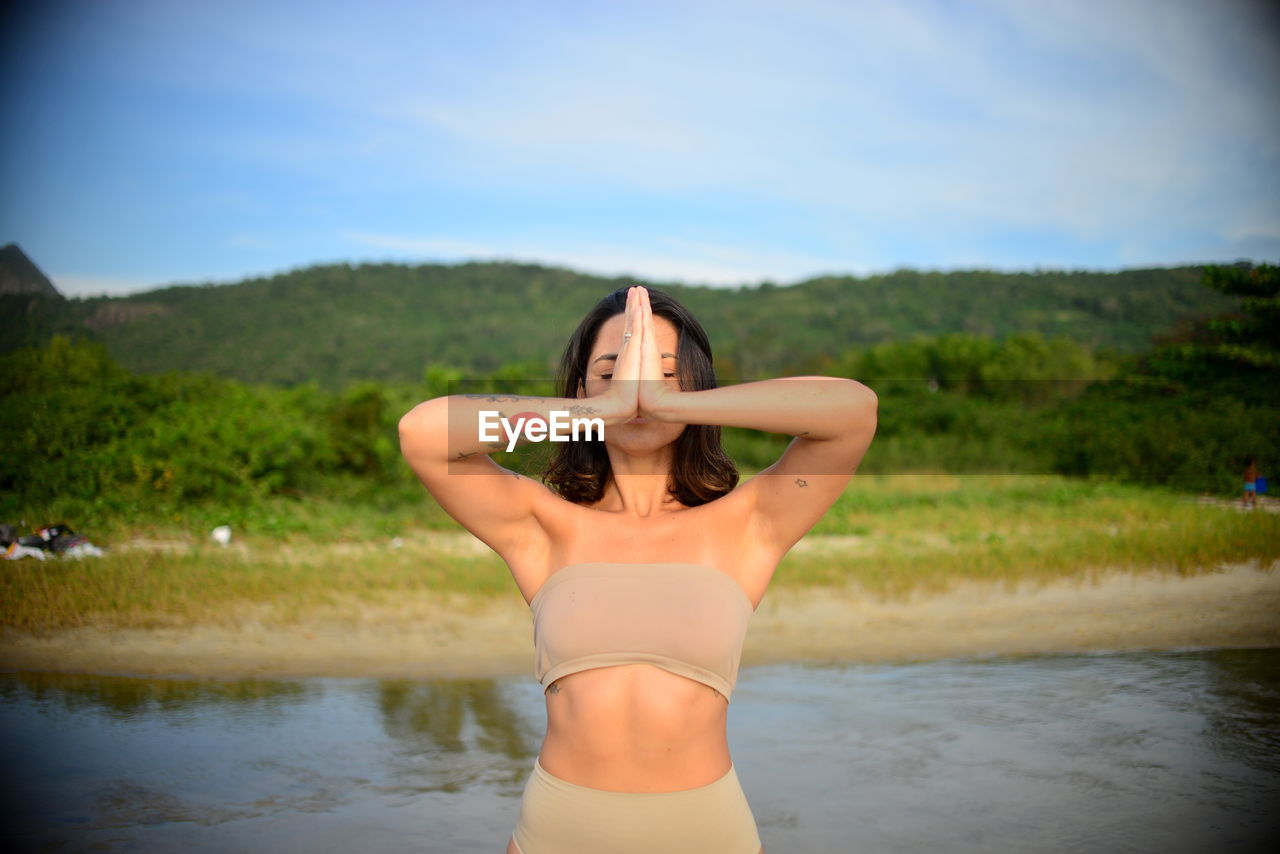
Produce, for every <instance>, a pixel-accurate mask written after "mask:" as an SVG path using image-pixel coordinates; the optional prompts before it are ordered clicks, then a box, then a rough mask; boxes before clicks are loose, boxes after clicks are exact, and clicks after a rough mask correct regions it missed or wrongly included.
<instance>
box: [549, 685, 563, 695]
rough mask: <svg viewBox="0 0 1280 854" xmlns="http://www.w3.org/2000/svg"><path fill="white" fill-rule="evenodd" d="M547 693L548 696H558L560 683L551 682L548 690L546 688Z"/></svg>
mask: <svg viewBox="0 0 1280 854" xmlns="http://www.w3.org/2000/svg"><path fill="white" fill-rule="evenodd" d="M547 693H548V694H559V693H560V683H559V682H552V683H551V685H550V687H548V688H547Z"/></svg>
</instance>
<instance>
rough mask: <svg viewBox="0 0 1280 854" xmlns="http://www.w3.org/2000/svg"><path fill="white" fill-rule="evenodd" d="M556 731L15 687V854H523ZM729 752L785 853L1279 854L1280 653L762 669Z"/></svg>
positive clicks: (225, 685)
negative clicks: (528, 789)
mask: <svg viewBox="0 0 1280 854" xmlns="http://www.w3.org/2000/svg"><path fill="white" fill-rule="evenodd" d="M545 724H546V719H545V711H544V706H543V701H542V693H541V689H540V687H539V686H538V685H537V683H536V682H534V681H533V678H532V676H531V675H530V676H525V677H515V678H509V679H497V680H493V679H478V680H457V679H442V680H431V681H374V680H305V681H243V682H227V681H186V680H154V679H125V678H113V677H95V676H68V675H59V674H32V673H4V674H0V749H2V750H3V756H4V757H5V761H6V774H5V781H4V801H5V813H6V817H7V819H8V820H7V822H6V825H7V827H8V831H7V833H6V836H7V837H8V838H9V839H10V840H13V841H17V842H18V843H19V844H20V847H21V848H22V849H23V850H46V851H79V850H91V849H92V850H116V851H138V852H143V851H157V852H159V851H178V850H181V851H191V852H226V851H271V852H291V851H299V852H302V851H306V852H330V851H331V852H352V851H359V852H368V854H377V853H378V852H404V851H441V852H498V854H501V852H503V851H504V850H505V844H506V840H507V837H508V836H509V835H510V833H511V830H512V828H513V826H514V823H515V816H516V812H517V810H518V807H519V798H520V794H521V791H522V790H523V788H524V784H525V781H526V780H527V778H528V775H529V772H530V770H531V768H532V767H533V759H534V757H535V756H536V754H537V751H538V747H539V745H540V744H541V740H542V734H543V731H544V729H545ZM729 743H730V748H731V751H732V754H733V759H734V764H735V766H736V768H737V771H738V776H739V778H740V779H741V781H742V785H743V788H744V789H745V790H746V793H747V798H748V800H749V801H750V803H751V805H752V809H753V811H754V812H755V815H756V819H757V822H758V823H759V826H760V835H761V838H762V839H763V841H764V844H765V848H766V850H767V851H768V852H769V854H803V853H804V852H832V851H841V852H863V851H865V852H932V851H937V850H945V851H947V852H974V854H978V852H982V854H990V852H1004V851H1009V852H1014V851H1016V852H1055V854H1060V853H1061V852H1074V851H1080V852H1086V851H1087V852H1097V851H1106V852H1162V854H1164V852H1203V851H1254V850H1268V849H1269V847H1270V846H1267V845H1266V842H1267V841H1268V839H1274V838H1278V837H1277V836H1276V831H1277V827H1280V818H1278V815H1277V811H1276V808H1275V804H1277V803H1280V797H1278V796H1280V650H1219V651H1199V652H1179V653H1137V654H1102V655H1070V656H1039V657H1027V658H1001V659H986V660H977V661H974V660H969V661H942V662H932V663H926V664H906V665H774V666H769V667H756V668H744V669H743V670H742V672H741V674H740V676H739V681H738V685H737V689H736V691H735V693H734V701H733V706H732V707H731V708H730V712H729Z"/></svg>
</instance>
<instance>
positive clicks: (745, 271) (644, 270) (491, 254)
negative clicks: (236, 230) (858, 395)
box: [343, 231, 866, 285]
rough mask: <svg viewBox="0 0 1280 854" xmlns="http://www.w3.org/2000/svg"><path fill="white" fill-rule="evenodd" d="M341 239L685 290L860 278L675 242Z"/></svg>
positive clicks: (830, 265)
mask: <svg viewBox="0 0 1280 854" xmlns="http://www.w3.org/2000/svg"><path fill="white" fill-rule="evenodd" d="M343 237H345V238H346V239H348V240H350V241H352V242H353V243H356V244H359V245H364V246H374V247H377V248H379V249H388V250H392V251H393V252H396V253H398V254H399V256H400V257H402V258H404V259H406V260H423V259H430V260H435V261H461V260H502V261H523V262H529V263H539V264H546V265H550V266H563V267H567V268H569V269H573V270H578V271H581V272H587V273H595V274H598V275H604V276H636V277H639V278H643V279H647V280H650V281H658V280H663V281H679V282H683V283H686V284H709V285H741V284H752V283H758V282H760V281H763V280H765V279H772V280H775V281H794V280H798V279H803V278H807V277H810V276H813V275H817V274H820V273H823V272H831V271H836V270H838V271H841V272H852V271H854V270H853V268H851V267H850V265H849V264H847V263H842V262H839V261H835V260H832V259H828V258H822V257H818V256H813V255H806V254H803V253H793V252H786V251H778V250H771V249H768V248H764V249H759V248H744V247H741V246H731V245H722V244H715V243H708V242H699V241H691V240H688V239H685V238H677V237H659V238H656V239H651V240H645V241H639V243H638V245H626V246H623V245H617V244H611V243H608V242H585V241H577V240H573V239H566V238H556V237H545V236H544V237H540V238H538V239H537V240H534V241H528V240H524V241H511V240H501V241H497V242H499V243H500V244H501V245H500V246H491V245H485V244H480V243H476V242H473V241H469V240H459V239H456V238H452V237H446V236H439V235H433V236H411V235H393V234H372V233H367V232H359V231H348V232H345V233H344V234H343ZM859 272H866V271H859Z"/></svg>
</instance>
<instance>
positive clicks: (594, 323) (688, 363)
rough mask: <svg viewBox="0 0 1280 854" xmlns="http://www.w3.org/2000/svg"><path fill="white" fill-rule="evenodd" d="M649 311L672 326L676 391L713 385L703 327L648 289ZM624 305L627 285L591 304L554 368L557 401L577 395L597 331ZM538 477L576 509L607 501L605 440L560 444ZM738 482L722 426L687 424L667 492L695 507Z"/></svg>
mask: <svg viewBox="0 0 1280 854" xmlns="http://www.w3.org/2000/svg"><path fill="white" fill-rule="evenodd" d="M647 290H648V291H649V303H650V305H651V306H652V309H653V313H654V315H655V316H658V317H665V318H666V319H667V320H669V321H671V323H672V324H674V325H675V328H676V331H677V333H678V335H679V345H678V348H677V351H676V364H677V367H676V376H677V377H678V378H679V381H680V389H681V391H703V390H705V389H712V388H716V387H717V384H716V373H715V369H714V368H713V366H712V357H711V342H710V341H709V340H708V339H707V333H706V332H705V331H704V330H703V328H702V324H700V323H698V321H697V320H695V319H694V317H693V315H692V314H690V313H689V310H688V309H686V308H685V307H684V306H683V305H681V304H680V303H679V302H678V301H677V300H676V299H675V298H674V297H672V296H671V295H670V294H667V293H664V292H663V291H660V290H658V289H657V288H647ZM626 307H627V287H621V288H618V289H617V290H616V291H614V292H613V293H611V294H609V295H608V296H606V297H604V298H603V299H601V300H600V301H599V302H598V303H596V304H595V307H594V308H592V309H591V311H589V312H587V316H586V317H584V318H583V319H582V322H581V323H579V324H578V328H577V329H576V330H575V331H574V333H573V335H572V337H570V339H569V343H568V344H567V345H566V346H565V349H564V355H562V356H561V358H560V365H559V367H558V368H557V370H556V378H555V383H556V389H557V393H558V394H559V395H560V396H561V397H577V396H578V384H579V383H585V382H586V376H587V360H588V359H590V358H591V348H592V347H593V346H594V345H595V342H596V337H597V335H598V334H599V332H600V327H601V326H602V325H603V324H604V322H605V321H606V320H608V319H609V318H611V317H613V316H614V315H618V314H622V313H623V312H624V311H625V310H626ZM555 444H556V446H557V448H556V451H555V452H554V454H553V456H552V458H551V461H550V463H548V465H547V469H546V472H545V474H544V476H543V480H544V481H546V482H548V483H550V484H551V485H552V487H553V488H554V489H555V490H556V492H558V493H559V494H560V496H561V497H562V498H565V499H567V500H569V501H572V502H573V503H575V504H595V503H596V502H598V501H599V500H600V499H601V498H603V497H604V489H605V486H606V485H608V483H609V478H610V477H612V475H613V467H612V466H611V465H610V463H609V455H608V453H607V452H606V451H605V446H604V441H603V440H601V439H591V440H588V441H578V442H557V443H555ZM737 483H738V467H737V466H736V465H735V464H734V462H733V460H732V459H730V458H729V455H728V454H726V453H725V452H724V449H723V448H722V447H721V446H720V426H719V425H713V424H689V425H686V426H685V428H684V431H683V432H682V433H681V434H680V436H679V437H678V438H677V439H676V447H675V459H674V462H673V464H672V468H671V476H670V478H669V480H668V484H667V491H668V492H669V493H670V494H671V495H673V496H675V498H676V500H677V501H679V502H680V503H681V504H683V505H685V506H686V507H696V506H698V505H700V504H706V503H707V502H709V501H714V500H715V499H717V498H720V497H721V496H723V495H726V494H727V493H729V492H730V491H732V490H733V488H734V487H735V486H736V485H737Z"/></svg>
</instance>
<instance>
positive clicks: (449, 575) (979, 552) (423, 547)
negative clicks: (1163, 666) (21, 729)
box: [0, 475, 1280, 631]
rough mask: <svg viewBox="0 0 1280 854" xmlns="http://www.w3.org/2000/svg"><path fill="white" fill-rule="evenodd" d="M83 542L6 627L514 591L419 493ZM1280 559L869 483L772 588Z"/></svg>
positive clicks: (1034, 500) (1080, 501) (1270, 547)
mask: <svg viewBox="0 0 1280 854" xmlns="http://www.w3.org/2000/svg"><path fill="white" fill-rule="evenodd" d="M224 523H225V524H231V525H232V527H233V531H234V532H235V534H234V539H233V542H232V544H231V546H229V547H226V548H223V547H221V546H218V545H217V544H215V543H212V542H211V541H210V540H209V538H208V531H209V530H210V529H211V528H212V527H213V526H215V525H218V524H224ZM85 533H88V534H90V535H91V536H92V538H93V539H94V541H95V542H97V543H98V544H100V545H102V546H104V547H106V548H107V549H108V554H107V556H105V557H103V558H97V559H85V560H79V561H77V560H58V561H54V560H50V561H43V562H40V561H33V560H22V561H12V562H6V563H5V564H3V566H0V573H2V577H3V593H4V595H3V598H2V605H0V624H2V625H3V626H5V627H6V628H10V629H19V630H25V631H42V630H50V629H58V628H68V627H75V626H87V625H95V626H128V627H149V626H172V625H186V624H193V623H226V622H235V621H238V620H241V619H243V618H244V615H245V614H246V613H249V612H254V611H261V610H263V608H265V609H266V610H267V611H268V612H269V613H270V615H271V616H270V619H272V620H276V621H291V620H299V619H304V618H305V617H306V615H307V614H308V613H309V612H312V611H314V610H316V609H320V608H332V607H334V606H335V605H339V604H340V603H343V602H350V601H352V599H355V600H361V601H368V602H371V603H378V602H384V603H385V602H394V601H395V600H397V599H400V598H404V597H408V596H424V595H425V596H433V595H441V596H443V595H446V594H460V599H461V600H462V601H464V602H465V601H466V600H475V601H480V600H484V599H487V598H491V597H495V596H518V595H519V594H518V592H517V591H516V587H515V584H514V581H513V580H512V579H511V576H510V573H509V571H508V570H507V568H506V566H505V564H504V563H503V562H502V561H501V560H500V559H499V558H498V557H497V556H496V555H494V554H492V553H490V552H487V550H485V549H484V548H483V546H482V545H479V544H478V543H477V542H476V541H475V540H474V538H471V537H470V535H468V534H466V532H465V531H463V530H462V529H461V528H460V527H459V526H458V525H457V524H456V523H455V522H454V521H453V520H452V519H450V518H449V517H448V516H447V515H446V514H445V513H444V512H443V511H442V510H441V509H440V508H439V507H438V506H437V505H435V503H434V502H433V501H432V500H431V498H430V496H429V495H428V494H427V493H426V492H425V491H424V490H422V489H421V488H420V487H417V488H415V489H414V490H411V491H400V492H394V493H388V494H384V495H378V496H374V497H371V496H369V495H367V494H366V495H363V496H340V497H338V498H333V499H328V500H290V499H273V500H270V501H263V502H259V503H256V504H254V505H253V506H251V507H243V508H190V509H189V510H187V511H184V512H183V513H182V514H177V515H175V516H174V517H173V518H160V519H150V520H149V521H147V522H146V523H145V524H138V523H137V522H133V521H125V520H123V519H114V520H113V519H104V520H100V521H99V522H98V524H97V525H96V528H95V530H92V531H90V530H86V531H85ZM477 546H478V547H477ZM1276 559H1280V514H1276V513H1269V512H1249V513H1243V512H1239V511H1238V510H1236V509H1234V508H1232V507H1230V506H1214V505H1211V504H1204V503H1200V502H1197V501H1196V500H1195V497H1194V496H1187V495H1181V494H1176V493H1172V492H1167V491H1162V490H1154V489H1150V488H1143V487H1135V486H1124V485H1118V484H1114V483H1107V482H1086V481H1079V480H1070V479H1066V478H1061V477H1054V476H1029V475H1011V476H986V475H973V476H953V475H897V476H865V477H863V476H860V477H857V478H855V479H854V481H853V482H851V484H850V486H849V488H848V489H847V490H846V492H845V494H844V495H843V496H842V497H841V499H840V500H839V501H838V502H837V503H836V504H835V506H833V507H832V508H831V509H830V511H829V512H828V513H827V515H826V516H825V517H824V518H823V519H822V521H821V522H820V523H819V524H818V525H817V526H816V527H815V528H814V530H813V531H812V532H811V534H810V535H809V536H808V537H807V538H806V539H805V540H803V541H802V542H801V543H800V544H799V545H797V547H796V548H795V549H793V550H792V552H791V553H790V554H788V555H787V556H786V558H784V559H783V561H782V563H781V564H780V566H779V568H778V571H777V574H776V575H775V576H774V580H773V587H775V588H785V587H821V586H845V585H853V586H857V587H859V588H861V589H863V590H865V591H866V592H867V593H868V594H870V595H874V596H878V597H884V598H895V597H901V596H904V595H906V594H908V593H910V592H912V591H918V590H942V589H945V588H946V587H947V586H948V585H949V584H951V583H952V582H954V581H956V580H959V579H976V580H991V581H1004V582H1010V583H1020V582H1028V581H1030V582H1033V583H1034V582H1041V581H1043V582H1048V581H1051V580H1054V579H1058V578H1062V577H1064V576H1073V575H1088V574H1092V573H1095V572H1098V571H1102V570H1111V569H1128V570H1133V571H1161V572H1176V573H1183V574H1195V573H1201V572H1207V571H1212V570H1213V569H1214V568H1216V567H1218V566H1221V565H1223V564H1226V563H1235V562H1241V561H1246V560H1257V561H1259V562H1260V563H1261V565H1263V566H1269V565H1270V564H1271V562H1272V561H1274V560H1276Z"/></svg>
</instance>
